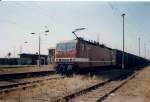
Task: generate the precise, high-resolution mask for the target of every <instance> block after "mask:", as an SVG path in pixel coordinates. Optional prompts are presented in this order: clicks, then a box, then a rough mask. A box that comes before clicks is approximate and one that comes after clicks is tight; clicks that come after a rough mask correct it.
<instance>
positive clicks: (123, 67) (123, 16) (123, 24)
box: [121, 13, 125, 69]
mask: <svg viewBox="0 0 150 102" xmlns="http://www.w3.org/2000/svg"><path fill="white" fill-rule="evenodd" d="M121 16H122V17H123V51H122V69H124V16H125V14H124V13H123V14H122V15H121Z"/></svg>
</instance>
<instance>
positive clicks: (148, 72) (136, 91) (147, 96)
mask: <svg viewBox="0 0 150 102" xmlns="http://www.w3.org/2000/svg"><path fill="white" fill-rule="evenodd" d="M104 102H150V67H147V68H145V69H144V70H142V71H141V72H140V73H139V74H138V75H137V76H136V77H135V78H134V79H132V80H130V81H129V82H128V83H127V84H125V85H124V86H122V87H121V88H120V89H119V90H118V91H116V92H115V93H112V94H111V95H110V96H109V97H108V98H107V99H106V100H104Z"/></svg>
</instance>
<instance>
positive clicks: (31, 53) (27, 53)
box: [19, 53, 48, 56]
mask: <svg viewBox="0 0 150 102" xmlns="http://www.w3.org/2000/svg"><path fill="white" fill-rule="evenodd" d="M19 55H31V56H34V55H39V54H32V53H22V54H19ZM40 56H48V55H44V54H40Z"/></svg>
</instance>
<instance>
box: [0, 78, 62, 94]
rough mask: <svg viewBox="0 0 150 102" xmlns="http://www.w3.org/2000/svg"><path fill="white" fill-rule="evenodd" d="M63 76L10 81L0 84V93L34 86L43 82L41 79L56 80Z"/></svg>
mask: <svg viewBox="0 0 150 102" xmlns="http://www.w3.org/2000/svg"><path fill="white" fill-rule="evenodd" d="M63 78H64V77H63V76H50V77H41V78H37V79H36V80H30V81H29V80H24V81H20V82H18V83H10V84H6V85H2V86H0V93H8V92H11V91H15V90H18V89H26V88H28V87H35V86H37V85H38V83H40V82H43V81H49V80H58V79H63ZM14 81H15V80H14ZM16 82H17V81H16Z"/></svg>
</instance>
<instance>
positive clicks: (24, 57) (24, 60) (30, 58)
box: [19, 53, 48, 65]
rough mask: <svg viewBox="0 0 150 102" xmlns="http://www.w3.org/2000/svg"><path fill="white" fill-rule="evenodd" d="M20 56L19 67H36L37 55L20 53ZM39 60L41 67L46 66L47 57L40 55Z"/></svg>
mask: <svg viewBox="0 0 150 102" xmlns="http://www.w3.org/2000/svg"><path fill="white" fill-rule="evenodd" d="M19 55H20V60H19V64H21V65H37V64H38V59H39V55H38V54H29V53H22V54H19ZM40 58H41V65H47V64H48V55H40Z"/></svg>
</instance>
